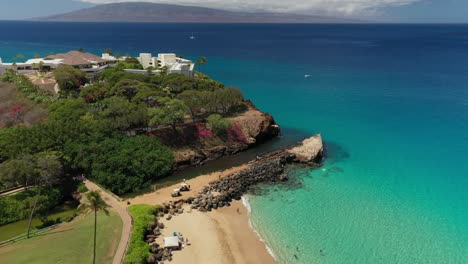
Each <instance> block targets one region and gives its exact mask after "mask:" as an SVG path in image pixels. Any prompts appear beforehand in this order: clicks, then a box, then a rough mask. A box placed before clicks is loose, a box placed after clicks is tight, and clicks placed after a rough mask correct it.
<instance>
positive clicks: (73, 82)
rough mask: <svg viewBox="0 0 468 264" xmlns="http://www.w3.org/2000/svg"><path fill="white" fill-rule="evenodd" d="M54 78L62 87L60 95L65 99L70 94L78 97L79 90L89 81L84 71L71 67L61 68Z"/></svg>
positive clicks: (56, 71)
mask: <svg viewBox="0 0 468 264" xmlns="http://www.w3.org/2000/svg"><path fill="white" fill-rule="evenodd" d="M54 77H55V80H56V81H57V83H58V85H59V87H60V93H61V95H62V96H64V97H66V96H68V95H70V94H71V95H73V96H75V95H78V88H80V87H81V86H82V85H84V84H85V83H86V82H87V81H88V78H87V77H86V73H85V72H84V71H82V70H80V69H76V68H73V67H71V66H62V67H59V68H58V69H57V70H55V71H54Z"/></svg>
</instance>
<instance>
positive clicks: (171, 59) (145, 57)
mask: <svg viewBox="0 0 468 264" xmlns="http://www.w3.org/2000/svg"><path fill="white" fill-rule="evenodd" d="M109 56H110V55H108V54H103V58H109ZM110 57H112V56H110ZM112 58H113V57H112ZM137 59H138V61H139V62H140V63H141V65H142V66H143V69H145V70H135V69H126V70H125V71H126V72H131V73H142V74H144V73H146V74H148V73H149V74H159V73H160V72H161V70H160V68H163V67H166V68H167V73H177V74H182V75H185V76H187V77H190V78H193V77H194V69H195V64H194V63H193V62H192V61H191V60H186V59H182V58H179V57H177V55H176V54H175V53H159V54H158V56H157V57H153V55H152V54H151V53H140V55H139V56H138V57H137ZM149 67H154V68H155V70H152V71H151V72H148V70H146V69H148V68H149Z"/></svg>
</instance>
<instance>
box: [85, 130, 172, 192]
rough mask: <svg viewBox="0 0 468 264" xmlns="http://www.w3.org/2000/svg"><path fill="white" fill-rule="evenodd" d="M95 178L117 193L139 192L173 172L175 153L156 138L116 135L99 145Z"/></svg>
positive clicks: (93, 163) (93, 170)
mask: <svg viewBox="0 0 468 264" xmlns="http://www.w3.org/2000/svg"><path fill="white" fill-rule="evenodd" d="M93 153H94V154H93V155H92V157H91V161H92V173H91V177H92V178H93V179H94V180H96V181H97V182H98V183H100V184H102V185H103V186H105V187H106V188H108V189H109V190H111V191H112V192H114V193H116V194H123V193H126V192H131V191H137V190H139V189H141V188H143V187H145V186H148V185H149V184H150V183H151V182H153V181H154V180H156V179H160V178H162V177H164V176H166V175H167V174H168V173H169V172H170V171H171V169H172V165H173V163H174V158H173V155H172V151H171V150H170V149H169V148H168V147H166V146H164V145H163V144H161V143H160V142H159V140H158V139H157V138H156V137H148V136H142V135H139V136H134V137H128V136H123V135H116V136H114V137H112V138H107V139H104V140H103V141H101V142H99V144H98V145H97V146H96V148H95V150H94V152H93Z"/></svg>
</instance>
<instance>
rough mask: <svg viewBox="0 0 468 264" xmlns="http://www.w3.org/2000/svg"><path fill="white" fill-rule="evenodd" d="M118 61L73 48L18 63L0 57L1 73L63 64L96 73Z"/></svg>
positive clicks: (27, 71)
mask: <svg viewBox="0 0 468 264" xmlns="http://www.w3.org/2000/svg"><path fill="white" fill-rule="evenodd" d="M116 62H117V60H112V59H103V58H101V57H99V56H96V55H94V54H91V53H87V52H81V51H76V50H73V51H69V52H67V53H59V54H54V55H49V56H47V57H45V58H35V59H30V60H27V61H26V62H18V63H2V61H1V59H0V74H2V73H3V72H4V71H5V70H6V69H12V70H15V71H18V72H20V73H29V72H34V71H36V70H38V69H39V68H42V69H43V70H44V69H45V70H46V71H53V70H55V69H57V68H58V67H61V66H72V67H75V68H77V69H80V70H82V71H84V72H86V73H87V74H89V75H95V74H97V73H99V72H101V71H103V70H104V69H106V68H108V67H109V66H111V65H113V64H115V63H116Z"/></svg>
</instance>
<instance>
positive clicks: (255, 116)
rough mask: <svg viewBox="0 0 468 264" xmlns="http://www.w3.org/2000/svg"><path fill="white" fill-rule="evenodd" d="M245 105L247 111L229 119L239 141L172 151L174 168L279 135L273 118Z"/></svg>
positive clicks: (250, 105)
mask: <svg viewBox="0 0 468 264" xmlns="http://www.w3.org/2000/svg"><path fill="white" fill-rule="evenodd" d="M247 104H248V107H249V110H248V111H246V112H245V113H243V114H241V115H238V116H235V117H231V118H229V120H230V121H231V123H232V124H233V125H234V126H236V127H238V128H239V129H240V131H241V134H242V135H241V139H240V140H237V141H235V142H232V141H225V142H223V143H222V144H220V145H216V146H209V145H204V144H201V145H200V146H199V147H198V148H194V147H191V148H188V147H185V148H177V149H176V150H174V156H175V161H176V168H180V167H183V166H198V165H202V164H203V163H204V162H205V161H210V160H215V159H219V158H221V157H224V156H229V155H233V154H236V153H239V152H241V151H244V150H247V149H249V148H251V147H254V146H256V145H257V144H260V143H264V142H266V141H268V140H269V139H272V138H274V137H277V136H278V135H279V134H280V127H279V126H278V125H277V124H276V122H275V120H274V119H273V117H272V116H271V115H270V114H267V113H263V112H261V111H259V110H258V109H256V108H255V106H254V105H253V104H252V103H251V102H247ZM160 138H161V137H160ZM194 140H195V139H194ZM220 141H221V139H220ZM163 142H164V140H163ZM187 144H188V143H187Z"/></svg>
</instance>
